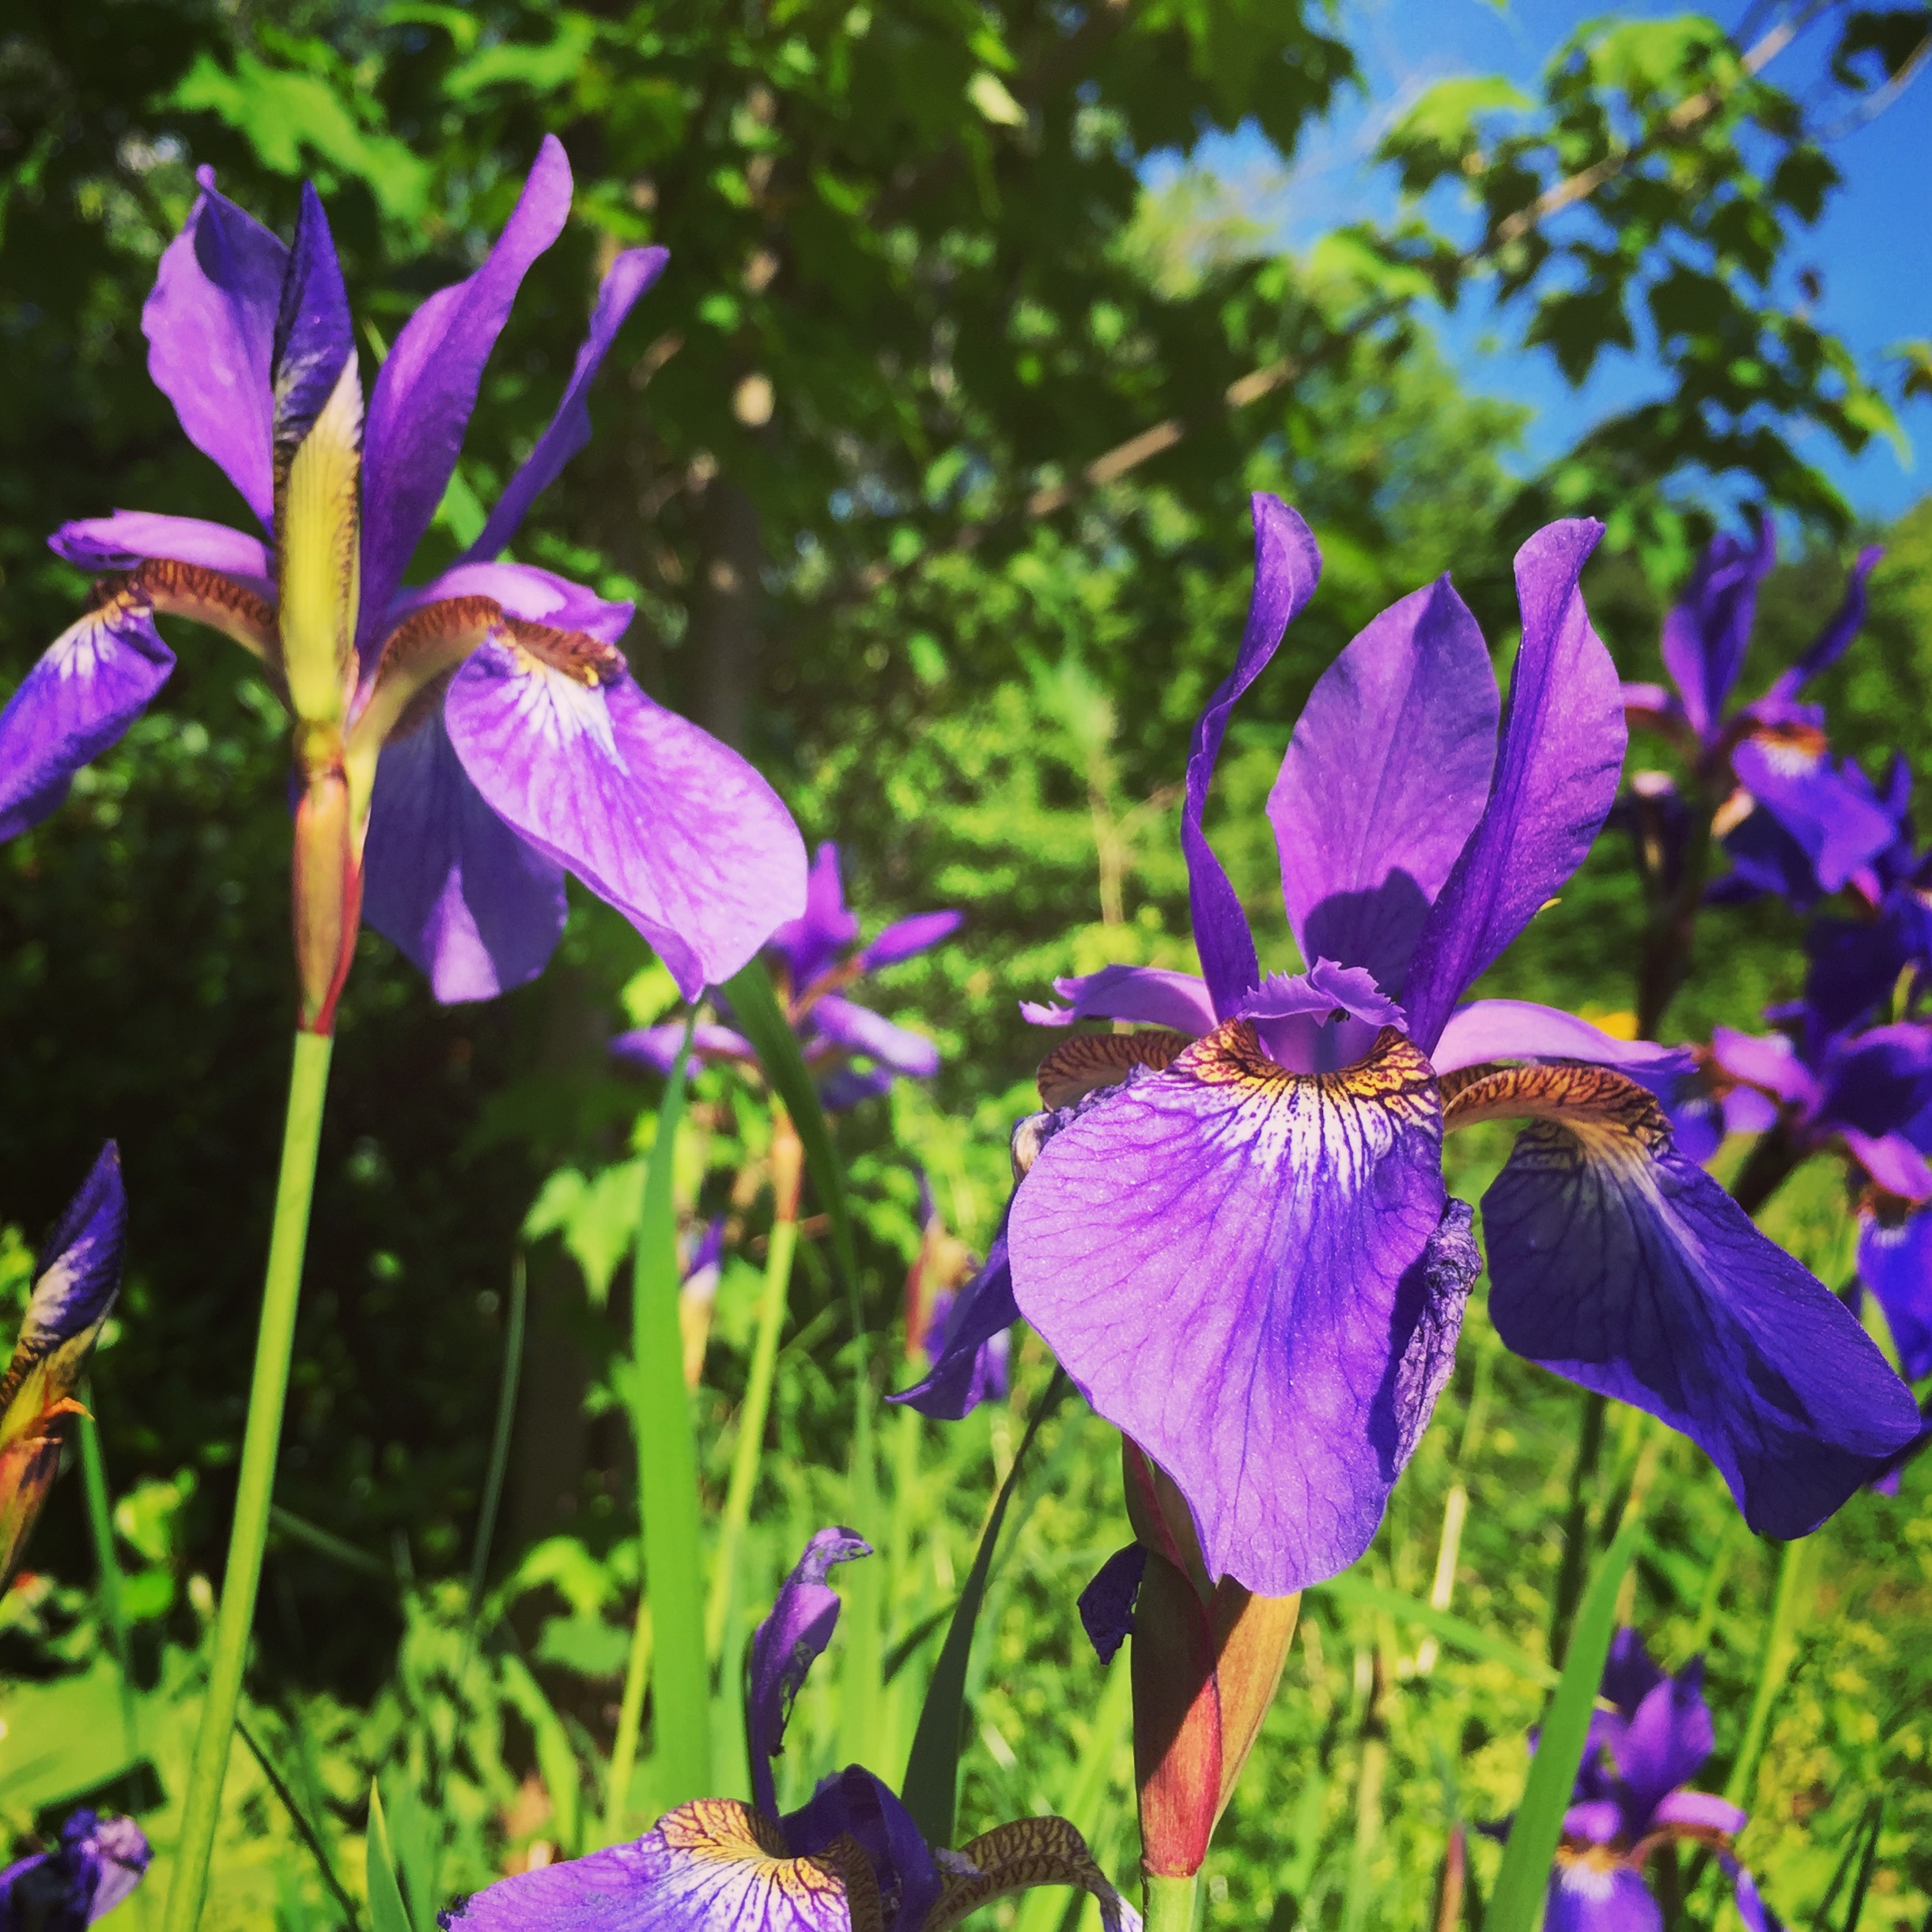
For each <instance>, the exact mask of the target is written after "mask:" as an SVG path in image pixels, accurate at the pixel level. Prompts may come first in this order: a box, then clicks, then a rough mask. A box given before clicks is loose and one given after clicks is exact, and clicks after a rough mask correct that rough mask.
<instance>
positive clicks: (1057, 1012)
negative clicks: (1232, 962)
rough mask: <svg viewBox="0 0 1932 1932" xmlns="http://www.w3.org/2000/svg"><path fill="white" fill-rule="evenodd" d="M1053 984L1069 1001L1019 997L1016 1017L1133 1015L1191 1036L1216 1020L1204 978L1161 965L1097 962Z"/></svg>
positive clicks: (1065, 1022) (1056, 1020)
mask: <svg viewBox="0 0 1932 1932" xmlns="http://www.w3.org/2000/svg"><path fill="white" fill-rule="evenodd" d="M1053 990H1054V992H1057V993H1058V994H1059V995H1060V996H1061V999H1063V1000H1071V1001H1072V1005H1070V1006H1041V1005H1037V1004H1034V1002H1033V1001H1031V1000H1023V1001H1022V1003H1021V1004H1020V1009H1019V1010H1020V1013H1021V1015H1022V1017H1023V1018H1024V1019H1027V1020H1030V1022H1031V1023H1033V1024H1034V1026H1071V1025H1072V1023H1074V1021H1076V1019H1137V1020H1142V1021H1144V1022H1145V1023H1147V1024H1148V1025H1149V1026H1171V1027H1173V1028H1174V1030H1175V1031H1176V1032H1177V1033H1191V1034H1196V1035H1197V1036H1198V1035H1200V1034H1204V1033H1212V1032H1213V1030H1215V1027H1216V1025H1217V1024H1218V1022H1217V1021H1216V1019H1215V1016H1214V1000H1213V999H1212V996H1210V995H1209V993H1208V982H1207V981H1205V980H1204V979H1202V978H1200V977H1199V976H1198V975H1197V974H1193V973H1176V972H1173V971H1170V970H1169V969H1168V968H1166V967H1165V966H1102V968H1101V969H1100V970H1099V971H1098V973H1089V974H1085V975H1084V976H1083V977H1080V978H1078V979H1057V980H1055V981H1053Z"/></svg>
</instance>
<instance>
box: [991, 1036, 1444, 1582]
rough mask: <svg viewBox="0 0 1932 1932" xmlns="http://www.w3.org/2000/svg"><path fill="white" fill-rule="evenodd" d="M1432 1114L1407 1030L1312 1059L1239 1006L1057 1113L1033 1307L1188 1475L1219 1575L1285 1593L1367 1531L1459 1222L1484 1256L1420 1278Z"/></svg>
mask: <svg viewBox="0 0 1932 1932" xmlns="http://www.w3.org/2000/svg"><path fill="white" fill-rule="evenodd" d="M1441 1133H1442V1127H1441V1111H1440V1106H1439V1102H1438V1100H1437V1098H1436V1092H1435V1080H1434V1078H1433V1076H1431V1072H1430V1071H1429V1068H1428V1065H1427V1062H1426V1061H1423V1058H1422V1057H1421V1055H1420V1053H1416V1051H1415V1049H1413V1048H1412V1047H1411V1046H1410V1045H1408V1042H1405V1041H1404V1040H1403V1039H1402V1038H1401V1037H1400V1035H1398V1034H1395V1033H1393V1031H1392V1032H1390V1033H1389V1034H1385V1035H1384V1037H1383V1040H1382V1043H1381V1044H1380V1045H1378V1049H1377V1052H1376V1054H1375V1056H1374V1058H1373V1059H1372V1060H1371V1061H1367V1062H1366V1063H1364V1064H1363V1065H1361V1066H1359V1067H1356V1068H1352V1069H1351V1070H1350V1071H1349V1072H1347V1073H1345V1074H1340V1075H1331V1076H1301V1075H1296V1074H1292V1073H1289V1072H1286V1071H1284V1069H1283V1068H1280V1067H1277V1066H1276V1065H1275V1064H1273V1063H1272V1061H1269V1060H1268V1059H1267V1058H1266V1057H1265V1056H1264V1054H1263V1053H1262V1052H1261V1045H1260V1042H1259V1040H1258V1039H1257V1037H1256V1035H1255V1034H1254V1032H1253V1029H1252V1028H1250V1027H1249V1026H1246V1024H1245V1023H1238V1022H1237V1023H1231V1024H1230V1025H1228V1026H1224V1027H1223V1028H1222V1029H1221V1030H1219V1031H1218V1032H1216V1034H1213V1035H1212V1036H1211V1037H1210V1038H1208V1039H1207V1040H1205V1041H1203V1042H1198V1043H1197V1044H1196V1045H1193V1046H1192V1047H1190V1048H1189V1049H1188V1050H1187V1051H1186V1052H1185V1053H1183V1054H1182V1056H1181V1057H1180V1058H1179V1059H1178V1060H1177V1061H1175V1062H1174V1064H1173V1065H1172V1066H1171V1067H1170V1068H1167V1069H1166V1071H1165V1072H1161V1073H1158V1074H1155V1075H1152V1076H1148V1077H1145V1078H1143V1079H1140V1080H1137V1081H1136V1082H1134V1083H1132V1084H1130V1085H1128V1086H1125V1087H1121V1088H1119V1089H1118V1090H1117V1091H1114V1092H1113V1093H1112V1094H1111V1095H1109V1096H1108V1097H1106V1098H1105V1099H1104V1100H1102V1102H1100V1103H1099V1104H1098V1105H1096V1106H1093V1107H1091V1109H1089V1110H1087V1112H1086V1113H1083V1114H1082V1115H1081V1116H1080V1117H1078V1118H1077V1119H1075V1120H1074V1121H1072V1122H1071V1123H1070V1124H1069V1125H1067V1126H1065V1127H1064V1128H1062V1129H1061V1130H1060V1131H1059V1132H1057V1133H1056V1134H1055V1135H1054V1136H1053V1139H1052V1140H1049V1141H1048V1143H1047V1144H1046V1147H1045V1151H1043V1152H1042V1154H1041V1155H1039V1157H1038V1159H1037V1160H1036V1161H1035V1163H1034V1166H1033V1167H1032V1169H1031V1170H1030V1172H1029V1173H1028V1174H1027V1176H1026V1180H1025V1181H1024V1182H1023V1183H1022V1185H1021V1186H1020V1189H1019V1193H1018V1195H1017V1196H1016V1197H1015V1200H1014V1204H1013V1210H1012V1219H1011V1230H1010V1242H1011V1255H1012V1268H1013V1286H1014V1292H1015V1297H1016V1299H1017V1301H1018V1303H1019V1310H1020V1312H1021V1313H1022V1314H1023V1315H1025V1317H1026V1319H1027V1320H1028V1321H1030V1322H1031V1323H1032V1324H1033V1325H1034V1328H1036V1329H1038V1331H1039V1332H1040V1334H1041V1336H1042V1339H1043V1340H1045V1342H1046V1344H1047V1345H1048V1347H1049V1348H1051V1349H1052V1350H1053V1352H1054V1354H1055V1355H1057V1357H1058V1358H1059V1359H1060V1362H1061V1365H1062V1366H1063V1367H1064V1368H1065V1369H1066V1370H1067V1371H1068V1374H1070V1375H1071V1376H1072V1378H1073V1381H1074V1383H1075V1385H1076V1386H1077V1387H1078V1388H1079V1389H1080V1391H1081V1393H1083V1395H1085V1396H1086V1397H1087V1400H1088V1401H1089V1402H1090V1403H1091V1405H1093V1407H1094V1408H1095V1409H1097V1410H1098V1412H1100V1413H1101V1414H1102V1416H1105V1417H1106V1419H1107V1420H1109V1421H1110V1422H1112V1423H1115V1424H1116V1425H1117V1427H1120V1428H1121V1430H1123V1431H1125V1433H1127V1434H1128V1435H1131V1436H1132V1438H1133V1439H1134V1440H1135V1441H1136V1442H1139V1443H1140V1445H1141V1446H1143V1447H1144V1449H1145V1450H1147V1453H1148V1454H1149V1455H1151V1457H1153V1458H1154V1459H1155V1461H1156V1462H1158V1463H1159V1465H1161V1467H1162V1468H1163V1469H1166V1471H1167V1473H1169V1474H1170V1476H1172V1477H1173V1478H1174V1480H1175V1482H1176V1483H1177V1484H1178V1485H1179V1486H1180V1488H1181V1491H1182V1494H1183V1495H1185V1497H1186V1499H1187V1500H1188V1503H1189V1506H1190V1507H1192V1509H1193V1512H1194V1516H1195V1519H1196V1522H1197V1526H1198V1527H1199V1529H1200V1536H1201V1543H1202V1548H1203V1550H1204V1554H1205V1556H1206V1558H1207V1563H1208V1570H1209V1571H1210V1573H1211V1574H1212V1575H1216V1576H1220V1575H1231V1576H1234V1577H1235V1578H1238V1580H1239V1581H1240V1582H1242V1583H1245V1584H1246V1586H1248V1587H1249V1588H1250V1590H1255V1591H1257V1592H1258V1593H1259V1594H1261V1595H1264V1596H1270V1597H1280V1596H1287V1595H1288V1594H1291V1592H1293V1591H1295V1590H1300V1589H1302V1588H1303V1587H1304V1586H1306V1585H1309V1584H1311V1583H1315V1582H1320V1581H1321V1579H1322V1578H1325V1577H1329V1576H1333V1575H1335V1574H1336V1573H1337V1571H1340V1570H1342V1569H1344V1568H1346V1567H1348V1564H1349V1563H1352V1562H1353V1561H1354V1560H1355V1558H1356V1557H1357V1556H1359V1555H1360V1554H1361V1553H1362V1552H1363V1550H1364V1549H1365V1548H1367V1546H1368V1544H1369V1541H1370V1539H1371V1537H1373V1536H1374V1533H1375V1526H1376V1525H1377V1523H1378V1522H1379V1521H1380V1519H1381V1516H1382V1506H1383V1503H1384V1502H1385V1500H1386V1498H1387V1495H1388V1493H1389V1489H1390V1488H1391V1487H1392V1486H1393V1484H1394V1481H1395V1479H1396V1476H1397V1473H1399V1472H1400V1470H1401V1466H1402V1463H1403V1461H1404V1460H1405V1457H1406V1455H1407V1453H1408V1449H1409V1448H1410V1447H1411V1446H1412V1444H1413V1441H1414V1438H1415V1435H1416V1432H1417V1431H1419V1429H1420V1425H1421V1423H1422V1421H1423V1420H1426V1417H1427V1400H1425V1399H1423V1398H1425V1397H1429V1396H1431V1395H1432V1393H1433V1392H1432V1390H1431V1389H1430V1388H1429V1386H1428V1385H1429V1383H1430V1382H1431V1379H1432V1378H1433V1375H1434V1372H1435V1367H1436V1365H1437V1364H1438V1363H1439V1360H1440V1359H1442V1358H1443V1357H1444V1356H1445V1355H1446V1350H1445V1349H1444V1348H1443V1347H1442V1343H1443V1341H1444V1340H1445V1338H1446V1340H1447V1341H1448V1344H1449V1345H1450V1346H1453V1337H1454V1332H1455V1328H1456V1325H1457V1324H1458V1321H1459V1319H1460V1317H1461V1298H1462V1297H1463V1296H1464V1295H1466V1294H1467V1291H1468V1287H1469V1282H1470V1280H1473V1278H1474V1273H1475V1268H1474V1265H1473V1262H1474V1251H1473V1243H1469V1241H1468V1236H1467V1233H1466V1221H1465V1223H1464V1230H1465V1231H1463V1233H1462V1234H1461V1240H1462V1242H1463V1243H1464V1244H1465V1246H1467V1247H1468V1248H1469V1256H1468V1260H1469V1263H1470V1264H1471V1265H1469V1268H1468V1270H1467V1272H1463V1273H1461V1274H1460V1280H1459V1281H1458V1280H1455V1279H1454V1278H1453V1277H1454V1276H1455V1275H1456V1274H1457V1273H1458V1272H1460V1271H1459V1270H1456V1269H1452V1270H1450V1272H1449V1275H1448V1276H1443V1277H1442V1278H1439V1279H1431V1264H1432V1262H1433V1261H1435V1260H1436V1259H1437V1257H1436V1256H1435V1253H1434V1252H1433V1250H1434V1248H1435V1244H1436V1238H1437V1236H1438V1234H1439V1231H1441V1230H1442V1228H1443V1226H1444V1196H1443V1192H1442V1159H1441ZM1417 1408H1420V1414H1417V1413H1416V1409H1417Z"/></svg>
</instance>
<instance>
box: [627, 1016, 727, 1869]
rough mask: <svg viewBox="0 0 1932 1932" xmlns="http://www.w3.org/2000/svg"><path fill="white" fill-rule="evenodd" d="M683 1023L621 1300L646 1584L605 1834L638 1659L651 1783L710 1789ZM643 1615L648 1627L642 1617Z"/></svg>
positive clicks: (636, 1716) (632, 1709)
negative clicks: (687, 1307) (651, 1749)
mask: <svg viewBox="0 0 1932 1932" xmlns="http://www.w3.org/2000/svg"><path fill="white" fill-rule="evenodd" d="M690 1048H691V1027H690V1024H689V1023H687V1024H686V1027H685V1030H684V1041H683V1044H682V1045H681V1046H679V1049H678V1057H677V1058H676V1060H675V1061H673V1062H672V1064H671V1074H670V1077H669V1079H667V1082H666V1083H665V1087H664V1103H663V1105H662V1106H660V1107H659V1109H658V1112H657V1138H656V1140H655V1142H653V1144H652V1147H651V1158H650V1159H649V1160H648V1161H647V1162H646V1163H645V1170H644V1199H643V1202H642V1204H641V1208H640V1210H639V1213H638V1217H637V1274H636V1277H635V1280H634V1284H633V1287H632V1289H631V1297H630V1329H631V1360H630V1378H629V1384H630V1414H631V1432H632V1434H633V1436H634V1437H635V1438H636V1440H637V1508H638V1513H639V1514H640V1515H641V1517H642V1518H643V1522H642V1529H643V1544H644V1578H643V1582H644V1588H643V1590H641V1592H640V1593H639V1595H638V1599H637V1630H636V1631H635V1633H634V1635H633V1641H632V1643H631V1651H630V1669H628V1670H627V1671H626V1673H625V1677H624V1701H623V1703H622V1707H621V1711H620V1715H619V1717H618V1732H617V1741H616V1745H615V1747H614V1749H613V1750H612V1752H611V1786H610V1790H609V1791H608V1793H607V1794H606V1797H605V1800H604V1820H603V1822H604V1836H605V1839H606V1840H607V1842H612V1843H614V1841H615V1840H616V1839H618V1838H620V1837H622V1835H623V1831H624V1819H625V1813H626V1811H627V1810H628V1809H629V1807H630V1778H631V1768H632V1767H633V1764H635V1763H636V1761H637V1726H638V1724H639V1722H640V1721H641V1718H642V1717H643V1715H644V1685H645V1671H646V1668H647V1666H649V1667H651V1675H652V1677H654V1678H655V1679H656V1686H657V1694H656V1702H655V1706H654V1726H653V1728H654V1731H655V1736H656V1770H657V1786H656V1792H655V1794H654V1795H655V1797H656V1798H657V1799H658V1800H659V1801H660V1802H662V1803H664V1805H667V1806H668V1805H679V1804H682V1803H683V1802H684V1801H685V1800H686V1798H705V1797H709V1796H710V1795H711V1673H710V1671H709V1669H707V1668H706V1667H705V1603H704V1569H703V1559H702V1553H701V1543H700V1538H699V1525H698V1437H697V1431H696V1427H695V1425H694V1422H693V1420H692V1416H691V1397H690V1390H689V1389H686V1387H685V1386H684V1337H683V1333H682V1329H681V1328H680V1326H679V1321H678V1227H677V1203H676V1200H675V1195H674V1193H673V1191H672V1184H673V1181H674V1178H675V1164H676V1153H677V1144H678V1129H679V1124H680V1123H681V1122H682V1120H683V1117H684V1089H685V1079H684V1068H685V1062H686V1059H687V1057H689V1055H690ZM647 1616H648V1618H649V1620H650V1624H649V1630H648V1634H647V1632H646V1629H645V1618H646V1617H647Z"/></svg>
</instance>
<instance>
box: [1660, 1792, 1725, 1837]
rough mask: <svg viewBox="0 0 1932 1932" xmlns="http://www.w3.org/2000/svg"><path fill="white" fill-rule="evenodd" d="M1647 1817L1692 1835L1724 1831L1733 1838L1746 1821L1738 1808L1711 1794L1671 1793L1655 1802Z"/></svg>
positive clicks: (1713, 1793)
mask: <svg viewBox="0 0 1932 1932" xmlns="http://www.w3.org/2000/svg"><path fill="white" fill-rule="evenodd" d="M1650 1816H1651V1817H1652V1818H1653V1819H1654V1820H1655V1822H1656V1823H1658V1824H1675V1825H1678V1826H1681V1827H1682V1828H1684V1830H1686V1831H1692V1832H1728V1833H1730V1835H1732V1836H1736V1834H1737V1833H1738V1832H1741V1831H1742V1830H1743V1829H1744V1828H1745V1824H1746V1822H1747V1820H1746V1819H1745V1813H1744V1811H1743V1809H1742V1808H1741V1806H1738V1805H1733V1804H1730V1803H1728V1802H1726V1800H1725V1799H1723V1798H1719V1797H1718V1795H1717V1794H1715V1792H1712V1791H1672V1792H1670V1793H1669V1794H1667V1795H1665V1797H1663V1798H1659V1799H1658V1801H1657V1808H1656V1809H1655V1810H1654V1811H1653V1812H1652V1813H1651V1814H1650Z"/></svg>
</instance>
